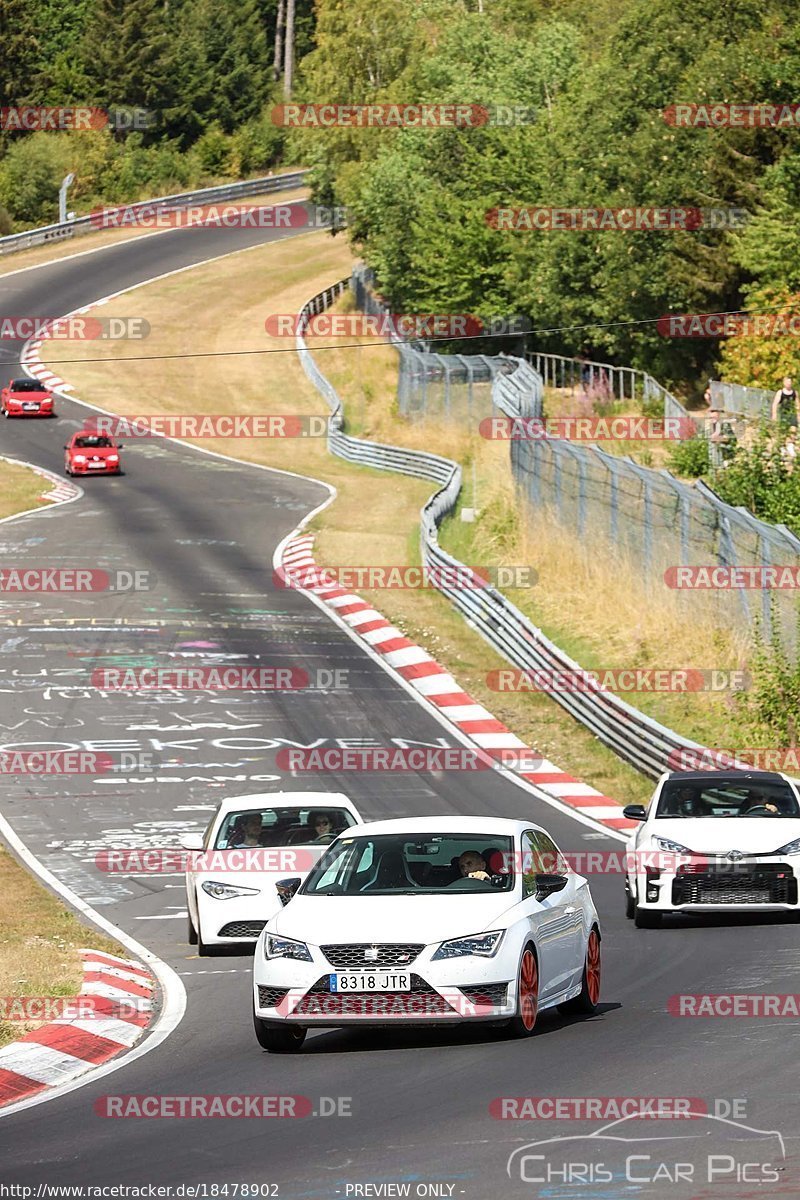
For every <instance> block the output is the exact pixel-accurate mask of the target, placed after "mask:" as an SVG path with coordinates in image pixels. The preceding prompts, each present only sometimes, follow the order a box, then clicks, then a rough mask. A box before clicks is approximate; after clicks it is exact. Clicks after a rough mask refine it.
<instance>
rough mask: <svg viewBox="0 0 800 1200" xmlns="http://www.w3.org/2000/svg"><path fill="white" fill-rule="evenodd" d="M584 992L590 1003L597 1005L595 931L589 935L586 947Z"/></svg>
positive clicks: (598, 990)
mask: <svg viewBox="0 0 800 1200" xmlns="http://www.w3.org/2000/svg"><path fill="white" fill-rule="evenodd" d="M586 990H587V991H588V993H589V1000H590V1001H591V1003H592V1004H597V1002H598V1000H599V999H600V938H599V937H598V935H597V930H596V929H593V930H592V932H591V933H590V934H589V944H588V946H587V947H586Z"/></svg>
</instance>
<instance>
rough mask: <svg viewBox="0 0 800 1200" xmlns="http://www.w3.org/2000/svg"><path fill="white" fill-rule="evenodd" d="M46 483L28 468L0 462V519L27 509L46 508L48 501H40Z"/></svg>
mask: <svg viewBox="0 0 800 1200" xmlns="http://www.w3.org/2000/svg"><path fill="white" fill-rule="evenodd" d="M46 490H47V482H46V480H43V479H42V477H41V475H37V474H36V473H35V472H34V471H31V470H30V469H29V468H28V467H18V466H16V465H15V464H13V463H9V462H3V461H2V460H0V518H2V517H12V516H13V515H14V513H18V512H27V510H28V509H29V508H46V507H47V506H48V505H49V501H48V500H42V499H41V493H42V491H46Z"/></svg>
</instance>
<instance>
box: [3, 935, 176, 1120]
mask: <svg viewBox="0 0 800 1200" xmlns="http://www.w3.org/2000/svg"><path fill="white" fill-rule="evenodd" d="M80 953H81V957H82V958H83V972H84V975H83V986H82V987H81V990H80V995H81V996H91V997H93V1003H92V1007H93V1009H94V1011H95V1012H98V1013H102V1012H103V1010H104V1009H106V1010H107V1011H108V1013H109V1015H108V1016H106V1017H104V1016H100V1015H99V1016H93V1017H89V1018H78V1019H70V1018H63V1019H59V1020H56V1021H52V1022H50V1023H49V1024H47V1025H43V1026H42V1027H41V1029H33V1030H31V1032H30V1033H26V1034H25V1036H24V1037H22V1038H20V1040H19V1041H18V1042H12V1043H11V1044H10V1045H8V1046H3V1047H2V1048H0V1107H2V1106H3V1105H5V1104H12V1103H14V1102H15V1101H17V1100H25V1099H27V1098H28V1097H29V1096H33V1095H37V1094H39V1093H41V1092H44V1091H46V1090H47V1089H48V1088H51V1087H56V1086H58V1085H59V1084H63V1083H67V1082H69V1081H70V1080H72V1079H75V1078H76V1077H77V1076H79V1075H83V1074H84V1073H85V1072H86V1071H90V1070H92V1068H93V1067H96V1066H98V1065H99V1064H100V1063H105V1062H108V1060H109V1059H111V1058H114V1056H115V1055H117V1054H121V1053H122V1052H123V1051H124V1050H129V1049H130V1048H131V1046H133V1045H134V1043H135V1042H137V1041H138V1040H139V1038H140V1037H141V1036H142V1033H143V1032H144V1030H145V1029H146V1028H147V1026H148V1025H149V1024H150V1022H151V1021H152V1019H153V1016H154V1011H153V991H154V987H155V980H154V977H153V975H152V974H151V972H150V971H148V969H147V968H146V967H143V966H142V964H141V963H138V962H134V961H133V960H131V959H127V958H118V957H117V956H116V955H114V954H104V953H102V952H101V951H99V950H81V952H80ZM121 1001H125V1002H127V1003H125V1004H120V1002H121ZM134 1010H135V1011H134ZM117 1013H122V1014H124V1015H123V1016H120V1015H112V1014H117ZM129 1014H130V1015H129Z"/></svg>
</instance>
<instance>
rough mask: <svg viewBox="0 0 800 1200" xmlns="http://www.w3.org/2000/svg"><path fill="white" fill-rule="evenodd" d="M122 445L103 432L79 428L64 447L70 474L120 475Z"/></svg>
mask: <svg viewBox="0 0 800 1200" xmlns="http://www.w3.org/2000/svg"><path fill="white" fill-rule="evenodd" d="M120 449H121V446H120V445H119V444H118V443H117V442H115V441H114V439H113V438H110V437H108V436H107V435H106V434H103V433H92V432H91V431H87V430H79V431H78V432H77V433H74V434H73V435H72V437H71V438H70V439H69V441H68V442H67V444H66V446H65V447H64V451H65V454H64V470H65V471H66V473H67V474H68V475H119V474H120V473H121V468H120V457H119V452H120Z"/></svg>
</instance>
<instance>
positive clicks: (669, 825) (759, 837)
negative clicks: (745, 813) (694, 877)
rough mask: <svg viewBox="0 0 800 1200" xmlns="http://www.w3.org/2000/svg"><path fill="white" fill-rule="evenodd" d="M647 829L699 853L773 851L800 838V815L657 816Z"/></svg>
mask: <svg viewBox="0 0 800 1200" xmlns="http://www.w3.org/2000/svg"><path fill="white" fill-rule="evenodd" d="M647 832H648V834H649V836H650V837H651V838H669V840H670V841H672V842H678V843H679V844H680V845H681V846H686V847H687V848H688V849H689V850H693V851H694V852H695V853H696V854H727V853H728V851H729V850H741V851H742V853H743V854H772V853H773V851H775V850H777V849H778V847H779V846H785V845H786V843H787V842H793V841H794V840H795V838H800V817H763V816H762V817H676V818H674V819H671V818H670V817H658V818H657V819H656V820H654V821H653V822H652V824H651V825H650V826H649V828H648V831H647ZM640 845H641V843H640Z"/></svg>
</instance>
